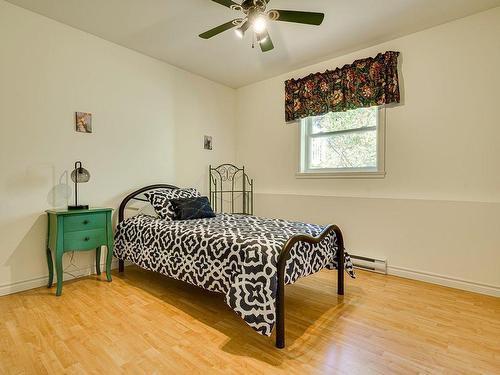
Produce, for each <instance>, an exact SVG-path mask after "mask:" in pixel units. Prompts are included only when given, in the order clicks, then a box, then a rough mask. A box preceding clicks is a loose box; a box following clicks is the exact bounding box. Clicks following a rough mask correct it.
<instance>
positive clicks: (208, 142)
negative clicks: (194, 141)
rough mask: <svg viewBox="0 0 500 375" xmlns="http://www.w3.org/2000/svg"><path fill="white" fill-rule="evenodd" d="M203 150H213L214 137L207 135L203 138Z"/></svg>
mask: <svg viewBox="0 0 500 375" xmlns="http://www.w3.org/2000/svg"><path fill="white" fill-rule="evenodd" d="M203 148H204V149H205V150H211V149H212V137H211V136H209V135H206V136H205V137H204V138H203Z"/></svg>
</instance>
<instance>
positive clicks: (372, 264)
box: [349, 253, 387, 275]
mask: <svg viewBox="0 0 500 375" xmlns="http://www.w3.org/2000/svg"><path fill="white" fill-rule="evenodd" d="M349 255H350V256H351V260H352V264H353V265H354V268H359V269H361V270H366V271H372V272H377V273H383V274H384V275H387V260H385V259H375V258H368V257H364V256H361V255H354V254H350V253H349Z"/></svg>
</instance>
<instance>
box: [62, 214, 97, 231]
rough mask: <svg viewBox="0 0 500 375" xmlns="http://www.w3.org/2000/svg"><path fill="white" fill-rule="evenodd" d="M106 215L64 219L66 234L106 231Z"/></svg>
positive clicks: (85, 215)
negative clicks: (97, 230)
mask: <svg viewBox="0 0 500 375" xmlns="http://www.w3.org/2000/svg"><path fill="white" fill-rule="evenodd" d="M105 228H106V213H95V214H81V215H71V216H66V217H65V218H64V232H65V233H66V232H74V231H81V230H89V229H105Z"/></svg>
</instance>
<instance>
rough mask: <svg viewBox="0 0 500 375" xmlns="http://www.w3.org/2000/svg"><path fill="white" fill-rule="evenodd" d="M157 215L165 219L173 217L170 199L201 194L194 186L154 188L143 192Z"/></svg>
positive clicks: (172, 218)
mask: <svg viewBox="0 0 500 375" xmlns="http://www.w3.org/2000/svg"><path fill="white" fill-rule="evenodd" d="M144 195H145V196H146V198H147V199H148V200H149V202H150V203H151V205H152V206H153V207H154V209H155V211H156V213H157V214H158V216H159V217H161V218H162V219H166V220H174V219H175V211H174V207H173V206H172V203H170V201H171V200H172V199H179V198H192V197H199V196H200V195H201V194H200V193H199V192H198V190H196V189H194V188H188V189H156V190H153V191H149V192H147V193H144Z"/></svg>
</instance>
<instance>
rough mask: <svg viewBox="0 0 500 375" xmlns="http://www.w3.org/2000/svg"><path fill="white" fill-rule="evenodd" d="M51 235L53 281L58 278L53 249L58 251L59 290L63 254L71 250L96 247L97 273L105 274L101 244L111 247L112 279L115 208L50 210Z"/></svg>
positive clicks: (108, 260)
mask: <svg viewBox="0 0 500 375" xmlns="http://www.w3.org/2000/svg"><path fill="white" fill-rule="evenodd" d="M46 212H47V214H48V216H49V230H48V232H49V235H48V241H47V264H48V266H49V285H48V287H49V288H50V287H52V282H53V280H54V264H53V262H52V252H51V250H52V251H54V253H55V260H56V274H57V292H56V295H58V296H60V295H61V292H62V281H63V269H62V257H63V254H64V253H65V252H68V251H88V250H94V249H95V250H96V273H97V274H98V275H100V274H101V246H106V247H107V248H108V253H107V256H106V277H107V279H108V281H111V260H112V259H113V230H112V227H111V212H112V209H111V208H91V209H89V210H74V211H68V210H47V211H46Z"/></svg>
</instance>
